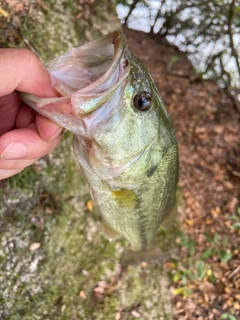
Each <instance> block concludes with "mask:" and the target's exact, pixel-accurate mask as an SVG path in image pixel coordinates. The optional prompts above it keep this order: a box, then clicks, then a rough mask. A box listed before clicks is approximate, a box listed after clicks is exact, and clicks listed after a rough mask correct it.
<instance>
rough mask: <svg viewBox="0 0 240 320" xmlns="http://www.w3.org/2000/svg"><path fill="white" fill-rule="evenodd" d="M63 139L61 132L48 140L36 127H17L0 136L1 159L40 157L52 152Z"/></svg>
mask: <svg viewBox="0 0 240 320" xmlns="http://www.w3.org/2000/svg"><path fill="white" fill-rule="evenodd" d="M60 140H61V134H60V135H58V136H57V137H56V138H54V139H52V140H50V141H46V140H43V139H41V137H40V136H39V134H38V132H37V131H36V130H34V129H30V128H23V129H15V130H12V131H10V132H7V133H5V134H4V135H2V136H1V137H0V159H2V160H13V159H19V160H21V159H22V160H27V159H28V160H30V159H39V158H41V157H43V156H44V155H46V154H47V153H49V152H51V151H52V150H53V149H54V148H55V147H56V146H57V144H58V143H59V141H60Z"/></svg>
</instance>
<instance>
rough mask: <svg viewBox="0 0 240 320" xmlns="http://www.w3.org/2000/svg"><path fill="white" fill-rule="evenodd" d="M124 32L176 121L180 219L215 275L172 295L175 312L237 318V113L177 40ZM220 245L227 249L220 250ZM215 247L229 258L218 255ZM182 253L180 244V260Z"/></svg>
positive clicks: (239, 310) (239, 164) (239, 147)
mask: <svg viewBox="0 0 240 320" xmlns="http://www.w3.org/2000/svg"><path fill="white" fill-rule="evenodd" d="M124 32H125V35H126V37H127V40H128V43H129V46H130V49H131V50H132V52H134V53H135V54H136V56H137V57H138V58H140V59H141V60H142V61H143V62H144V63H145V64H146V66H147V67H148V69H149V70H150V73H151V75H152V77H153V79H154V80H155V82H156V84H157V87H158V89H159V92H160V94H161V96H162V98H163V101H164V103H165V105H166V107H167V109H168V111H169V113H170V115H171V118H172V120H173V122H174V126H175V129H176V132H177V136H178V141H179V155H180V180H179V186H180V187H181V189H182V192H183V198H184V202H185V210H182V209H181V210H179V211H180V212H179V219H180V222H181V225H182V228H183V230H184V232H185V234H186V235H188V236H189V237H191V238H192V239H194V241H195V242H196V245H197V249H196V255H197V256H200V255H201V254H202V253H203V252H205V251H206V250H207V249H208V252H209V257H208V259H207V262H208V263H209V265H210V269H209V270H211V271H209V274H213V275H214V281H210V280H209V277H204V278H203V279H202V280H201V281H193V282H192V284H191V290H192V294H190V295H189V296H182V295H173V297H172V301H173V306H174V313H175V316H176V318H177V319H191V320H193V319H199V320H201V319H220V317H221V315H223V314H225V318H226V319H232V318H231V317H230V318H228V316H230V315H232V316H234V317H235V318H233V319H240V267H239V266H240V250H239V227H238V228H235V229H234V228H232V220H231V219H233V217H235V220H234V221H237V223H239V218H240V216H239V213H238V214H237V208H238V207H240V201H239V199H240V157H239V153H240V130H239V128H240V115H239V113H237V111H236V110H235V109H234V108H233V105H232V103H231V100H230V99H229V98H228V97H226V96H225V95H224V93H223V92H222V90H221V89H219V87H218V86H217V85H216V84H215V83H213V82H212V81H201V80H199V79H198V78H197V77H196V75H195V73H194V70H193V67H192V65H191V63H190V62H189V61H188V60H187V58H186V56H185V55H184V54H182V53H180V52H179V51H178V49H177V48H175V47H173V46H170V45H168V43H167V42H166V41H165V40H162V39H161V38H159V37H158V36H150V35H148V34H144V33H142V32H138V31H134V30H129V29H126V28H124ZM238 210H239V209H238ZM209 236H212V238H214V239H215V240H214V241H213V242H211V239H212V238H211V237H210V238H209ZM223 243H224V244H223ZM223 246H224V248H225V249H226V251H221V249H222V247H223ZM211 250H212V254H210V253H211ZM221 254H223V255H224V254H225V255H227V254H230V255H231V258H229V259H226V260H227V262H225V263H223V262H222V260H221V259H220V256H221ZM187 255H188V253H187V252H186V250H182V252H181V258H182V259H183V260H184V259H185V257H186V256H187ZM207 255H208V254H207ZM175 286H176V287H179V286H181V283H179V282H178V281H176V283H175ZM225 318H224V319H225ZM221 319H222V318H221Z"/></svg>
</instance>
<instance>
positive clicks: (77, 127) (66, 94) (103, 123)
mask: <svg viewBox="0 0 240 320" xmlns="http://www.w3.org/2000/svg"><path fill="white" fill-rule="evenodd" d="M47 68H48V70H49V72H50V73H51V74H52V75H53V76H55V77H57V78H58V79H60V80H59V83H58V85H57V86H56V90H57V91H58V92H59V94H60V95H61V96H60V97H57V98H38V97H35V96H32V95H30V94H27V93H21V94H20V95H21V98H22V99H23V100H24V101H25V102H26V103H28V104H29V105H30V106H31V107H33V108H34V109H35V110H36V111H37V112H39V113H41V114H42V115H44V116H46V117H48V118H49V119H51V120H52V121H54V122H56V123H58V124H59V125H60V126H62V127H64V128H66V129H68V130H70V131H71V132H73V134H74V142H73V148H74V151H75V155H76V157H77V160H78V162H79V164H80V166H81V168H82V171H83V174H84V176H85V178H86V180H87V182H88V184H89V187H90V191H91V195H92V198H93V200H94V202H95V203H96V206H97V208H98V210H99V213H100V216H101V219H102V226H103V233H104V235H105V236H106V237H107V238H108V239H114V238H116V237H118V236H119V235H122V236H123V237H124V238H126V239H127V240H128V242H129V248H127V249H125V251H124V252H123V254H122V257H121V260H120V262H121V264H122V265H128V264H134V263H137V262H139V261H142V260H145V261H146V260H151V259H160V258H161V250H160V249H159V248H158V247H157V246H156V244H155V237H156V233H157V230H158V228H159V226H160V225H162V226H168V225H170V224H171V223H172V222H173V221H174V219H175V217H176V204H175V193H176V185H177V181H178V147H177V139H176V135H175V131H174V128H173V125H172V122H171V120H170V117H169V115H168V113H167V111H166V109H165V107H164V104H163V102H162V100H161V98H160V95H159V93H158V91H157V89H156V87H155V85H154V82H153V80H152V78H151V76H150V74H149V72H148V71H147V69H146V67H145V66H144V65H143V63H142V62H141V61H140V60H138V59H137V58H136V57H135V56H134V55H133V54H132V53H131V52H130V51H129V49H128V46H127V43H126V39H125V37H124V35H123V33H122V32H120V31H115V32H112V33H110V34H108V35H106V36H104V37H102V38H100V39H97V40H94V41H92V42H90V43H88V44H85V45H82V46H80V47H78V48H74V49H72V50H70V51H69V52H67V53H66V54H63V55H61V56H60V57H58V58H56V59H54V60H53V61H51V62H50V63H48V64H47Z"/></svg>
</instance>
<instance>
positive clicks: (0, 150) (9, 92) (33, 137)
mask: <svg viewBox="0 0 240 320" xmlns="http://www.w3.org/2000/svg"><path fill="white" fill-rule="evenodd" d="M0 70H1V77H0V112H1V117H0V180H1V179H5V178H8V177H10V176H12V175H14V174H17V173H19V172H21V171H22V170H23V169H24V168H25V167H27V166H29V165H31V164H32V163H34V162H35V161H36V160H37V159H39V158H41V157H42V156H44V155H46V154H47V153H49V152H50V151H52V150H53V149H54V148H55V147H56V146H57V144H58V143H59V142H60V139H61V132H62V130H63V129H62V128H61V127H60V126H58V125H57V124H55V123H53V122H52V121H51V120H49V119H47V118H45V117H43V116H42V115H40V114H37V113H36V112H35V111H34V110H33V109H32V108H30V107H29V106H27V105H26V104H25V103H24V102H23V101H22V100H21V99H20V98H19V97H18V95H17V94H16V92H15V90H19V91H23V92H30V93H31V94H34V95H37V96H39V97H46V96H47V97H56V95H57V94H56V92H55V90H54V89H53V85H54V84H52V81H51V78H50V75H49V73H48V71H47V70H46V69H45V67H44V66H43V65H42V64H41V62H40V61H39V60H38V58H37V57H36V56H35V55H34V54H33V53H32V52H31V51H28V50H25V49H0Z"/></svg>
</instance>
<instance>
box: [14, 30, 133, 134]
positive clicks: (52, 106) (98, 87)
mask: <svg viewBox="0 0 240 320" xmlns="http://www.w3.org/2000/svg"><path fill="white" fill-rule="evenodd" d="M126 48H127V44H126V40H125V37H124V35H123V34H122V33H121V32H120V31H114V32H112V33H110V34H108V35H106V36H104V37H102V38H100V39H97V40H93V41H91V42H90V43H87V44H85V45H82V46H80V47H78V48H73V49H71V50H70V51H69V52H67V53H65V54H63V55H61V56H60V57H57V58H56V59H54V60H52V61H51V62H49V63H48V64H46V67H47V68H48V70H49V72H50V74H51V75H52V76H54V77H56V78H57V80H56V82H57V85H56V87H55V88H56V90H57V91H58V92H59V95H60V96H59V97H57V98H38V97H36V96H32V95H30V94H27V93H19V94H20V97H21V99H22V100H24V101H25V102H26V103H27V104H29V105H30V106H31V107H32V108H34V109H35V110H36V111H37V112H39V113H41V114H42V115H44V116H46V117H48V118H49V119H51V120H53V121H54V122H56V123H58V124H59V125H60V126H62V127H64V128H66V129H68V130H70V131H71V132H73V133H74V134H77V135H82V136H87V133H86V132H85V128H84V124H83V122H82V120H81V119H82V118H83V117H85V116H86V115H88V114H89V113H91V112H93V111H94V110H96V109H97V108H99V107H101V106H102V105H103V104H104V103H105V102H106V101H107V100H109V98H110V97H111V96H112V95H113V94H114V93H115V91H116V90H117V89H118V87H119V86H120V85H121V83H122V82H123V81H124V79H126V77H127V76H128V73H129V69H130V68H129V66H128V62H127V52H128V51H127V50H126Z"/></svg>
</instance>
